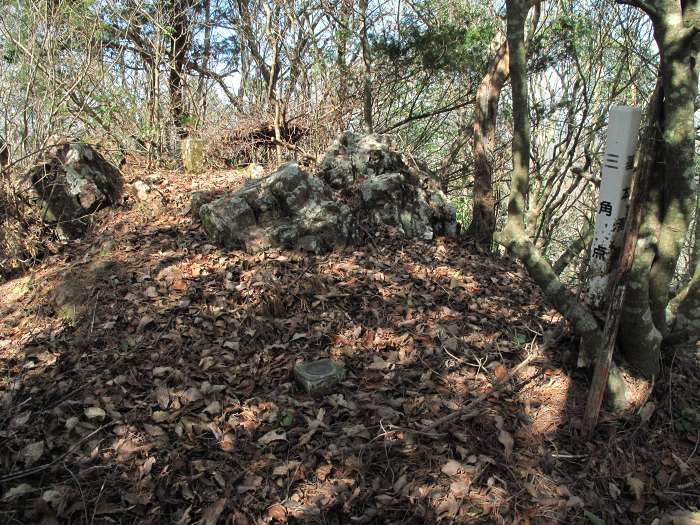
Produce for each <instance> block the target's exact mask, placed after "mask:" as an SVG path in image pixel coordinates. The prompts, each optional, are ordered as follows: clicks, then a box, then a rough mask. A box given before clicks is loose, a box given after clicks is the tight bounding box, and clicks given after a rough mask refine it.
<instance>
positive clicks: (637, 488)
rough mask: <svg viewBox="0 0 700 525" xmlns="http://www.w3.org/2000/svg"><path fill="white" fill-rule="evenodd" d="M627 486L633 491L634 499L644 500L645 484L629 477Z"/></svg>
mask: <svg viewBox="0 0 700 525" xmlns="http://www.w3.org/2000/svg"><path fill="white" fill-rule="evenodd" d="M627 485H628V486H629V488H630V490H631V491H632V494H634V498H635V499H636V500H640V499H642V493H643V492H644V482H643V481H642V480H641V479H639V478H635V477H633V476H631V475H628V476H627Z"/></svg>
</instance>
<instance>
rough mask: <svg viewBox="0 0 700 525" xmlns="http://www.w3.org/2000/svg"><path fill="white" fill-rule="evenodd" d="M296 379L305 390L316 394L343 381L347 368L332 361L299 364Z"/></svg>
mask: <svg viewBox="0 0 700 525" xmlns="http://www.w3.org/2000/svg"><path fill="white" fill-rule="evenodd" d="M294 377H295V378H296V380H297V382H298V383H299V385H300V386H301V387H302V388H303V389H304V390H306V391H307V392H309V393H314V392H318V391H319V390H322V389H324V388H326V387H329V386H331V385H334V384H336V383H338V382H340V381H342V380H343V379H344V378H345V366H344V365H343V364H342V363H340V362H337V361H333V360H331V359H319V360H317V361H312V362H310V363H299V364H298V365H296V366H295V367H294Z"/></svg>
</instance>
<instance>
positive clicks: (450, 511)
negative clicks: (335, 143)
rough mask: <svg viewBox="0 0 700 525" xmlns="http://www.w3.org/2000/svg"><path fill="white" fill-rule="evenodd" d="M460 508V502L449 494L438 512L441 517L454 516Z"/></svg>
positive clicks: (439, 506)
mask: <svg viewBox="0 0 700 525" xmlns="http://www.w3.org/2000/svg"><path fill="white" fill-rule="evenodd" d="M458 510H459V502H458V501H457V500H456V499H455V498H454V497H453V496H447V498H445V499H444V500H443V501H442V503H440V505H438V508H437V513H438V516H440V518H441V519H443V518H452V517H454V516H455V515H456V514H457V511H458Z"/></svg>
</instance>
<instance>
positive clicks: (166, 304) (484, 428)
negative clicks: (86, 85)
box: [0, 170, 700, 524]
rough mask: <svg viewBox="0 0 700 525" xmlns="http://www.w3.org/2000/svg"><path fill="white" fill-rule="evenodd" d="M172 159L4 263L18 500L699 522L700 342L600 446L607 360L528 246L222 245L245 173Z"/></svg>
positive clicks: (5, 403)
mask: <svg viewBox="0 0 700 525" xmlns="http://www.w3.org/2000/svg"><path fill="white" fill-rule="evenodd" d="M138 172H139V171H138V170H134V173H136V174H137V173H138ZM157 175H159V178H160V179H161V182H160V186H159V192H158V193H157V195H158V196H159V198H158V199H154V200H153V201H152V202H150V203H142V202H135V201H133V200H129V201H127V203H126V204H125V205H124V206H121V207H119V208H116V209H114V210H110V211H107V212H104V213H103V216H102V217H101V218H100V222H99V226H96V227H95V228H94V229H93V232H92V233H91V235H90V237H89V238H88V239H86V240H84V241H82V242H77V243H73V244H71V245H70V246H68V247H67V248H66V250H65V251H64V252H63V253H62V254H61V255H58V256H54V257H52V258H50V259H48V260H46V261H45V262H44V263H43V264H42V265H41V266H39V267H37V268H36V269H35V270H33V271H32V272H30V273H28V274H26V275H24V276H21V277H18V278H16V279H13V280H11V281H9V282H7V283H5V284H3V285H2V286H1V289H0V293H1V295H0V297H2V298H1V299H0V366H1V367H2V376H1V377H2V378H1V379H0V403H1V405H0V407H1V411H0V444H1V446H0V496H1V497H2V499H1V500H0V522H3V523H46V524H49V523H65V522H71V523H181V524H187V523H203V524H215V523H235V524H253V523H277V522H280V523H281V522H289V523H304V522H307V523H437V522H441V521H444V522H446V523H451V522H454V523H554V522H560V523H602V522H603V520H605V521H606V522H608V523H613V522H619V523H650V522H651V521H652V520H654V519H656V518H659V519H661V521H658V522H659V523H686V521H680V520H690V519H693V518H692V515H691V514H688V513H689V512H692V511H694V510H698V509H697V505H698V502H699V501H700V475H699V474H698V472H699V471H700V469H699V468H698V467H699V466H700V460H699V457H700V452H699V451H698V440H699V439H700V430H699V427H700V421H698V420H697V419H694V418H695V417H697V411H696V409H697V406H698V404H697V397H698V395H700V388H698V387H699V386H700V367H698V360H697V357H696V355H694V352H696V351H697V349H695V348H691V349H685V350H679V351H676V352H675V353H674V354H673V356H671V357H670V358H669V360H668V362H667V363H666V364H665V369H664V374H663V375H662V377H661V378H660V379H659V380H657V382H656V385H655V389H654V392H653V394H651V396H650V395H649V393H648V389H647V390H644V389H643V388H640V389H639V391H638V395H637V399H636V405H635V408H634V410H631V411H630V412H629V413H627V414H624V415H622V416H616V417H614V416H612V415H609V414H603V419H602V422H601V425H600V427H599V430H598V432H597V434H596V437H595V439H594V441H592V442H590V443H586V442H584V441H583V440H581V439H580V438H579V437H578V423H579V419H580V415H581V412H582V407H583V403H584V400H585V392H586V388H587V386H588V378H587V376H586V375H585V373H583V372H581V371H576V370H575V368H574V367H573V366H572V363H571V361H572V356H573V352H572V348H573V343H572V341H570V340H569V339H567V337H566V336H561V335H560V336H559V337H550V336H545V334H546V333H553V332H557V330H559V333H561V327H560V326H559V325H560V324H561V320H560V319H559V317H558V316H557V315H556V314H555V313H554V312H552V311H551V310H549V309H548V308H546V306H545V305H544V303H543V302H542V296H541V294H540V293H539V291H538V290H537V288H536V286H535V285H534V284H533V283H532V282H531V281H530V280H529V278H527V276H526V274H525V273H524V271H523V270H522V268H520V267H519V266H518V265H516V264H515V263H513V262H511V261H509V260H507V259H502V258H491V257H484V256H482V255H479V254H478V253H476V252H474V251H473V250H472V249H471V248H470V247H469V246H468V245H465V244H464V243H461V242H457V241H453V240H445V239H439V240H438V241H437V242H436V243H434V244H425V243H422V242H414V241H406V240H403V239H400V238H398V237H397V236H396V235H393V233H392V232H391V231H384V232H378V233H377V235H376V236H375V237H374V238H373V239H372V240H371V241H369V240H368V241H367V243H366V246H365V247H348V248H346V249H344V250H338V251H336V252H333V253H330V254H328V255H325V256H309V255H305V254H302V253H297V252H290V251H269V252H266V253H263V254H259V255H249V254H246V253H243V252H238V251H224V250H221V249H219V248H217V247H215V246H213V245H211V244H210V243H209V241H208V240H207V238H206V237H205V235H204V234H203V232H202V231H201V229H200V228H199V227H198V226H197V225H196V224H194V223H193V222H192V220H191V218H189V217H188V216H187V203H188V202H189V194H190V192H191V191H192V190H193V189H197V190H203V191H208V190H216V189H219V190H220V189H221V188H224V187H226V188H235V187H236V186H237V185H239V184H240V183H241V182H242V181H241V180H240V179H237V178H236V172H230V171H229V172H210V173H208V174H206V175H205V176H198V177H196V178H188V177H187V176H184V175H182V174H180V173H173V172H165V171H163V172H161V173H158V174H157ZM131 176H132V177H133V174H132V175H131ZM321 357H332V358H334V359H337V360H340V361H342V362H343V363H344V364H345V366H346V368H347V372H348V373H347V376H346V378H345V380H344V381H343V382H342V383H341V384H339V385H337V386H336V387H334V388H333V389H331V390H329V391H326V392H324V393H323V394H322V395H320V396H319V395H317V396H312V395H309V394H306V393H305V392H303V391H302V390H301V389H300V388H299V387H298V386H297V385H296V384H295V383H294V380H293V374H292V370H293V367H294V365H295V364H296V363H298V362H299V361H301V360H313V359H318V358H321ZM694 410H695V412H694ZM689 516H690V517H689ZM596 520H597V521H596ZM687 523H694V522H692V521H687Z"/></svg>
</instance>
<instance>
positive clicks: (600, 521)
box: [583, 510, 605, 525]
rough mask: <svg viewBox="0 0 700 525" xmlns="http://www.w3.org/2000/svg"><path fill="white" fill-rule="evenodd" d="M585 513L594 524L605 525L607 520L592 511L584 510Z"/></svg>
mask: <svg viewBox="0 0 700 525" xmlns="http://www.w3.org/2000/svg"><path fill="white" fill-rule="evenodd" d="M583 515H584V516H586V517H587V518H588V521H590V522H591V523H592V524H593V525H605V520H603V519H601V518H599V517H598V516H596V515H595V514H593V513H592V512H589V511H587V510H584V511H583Z"/></svg>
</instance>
